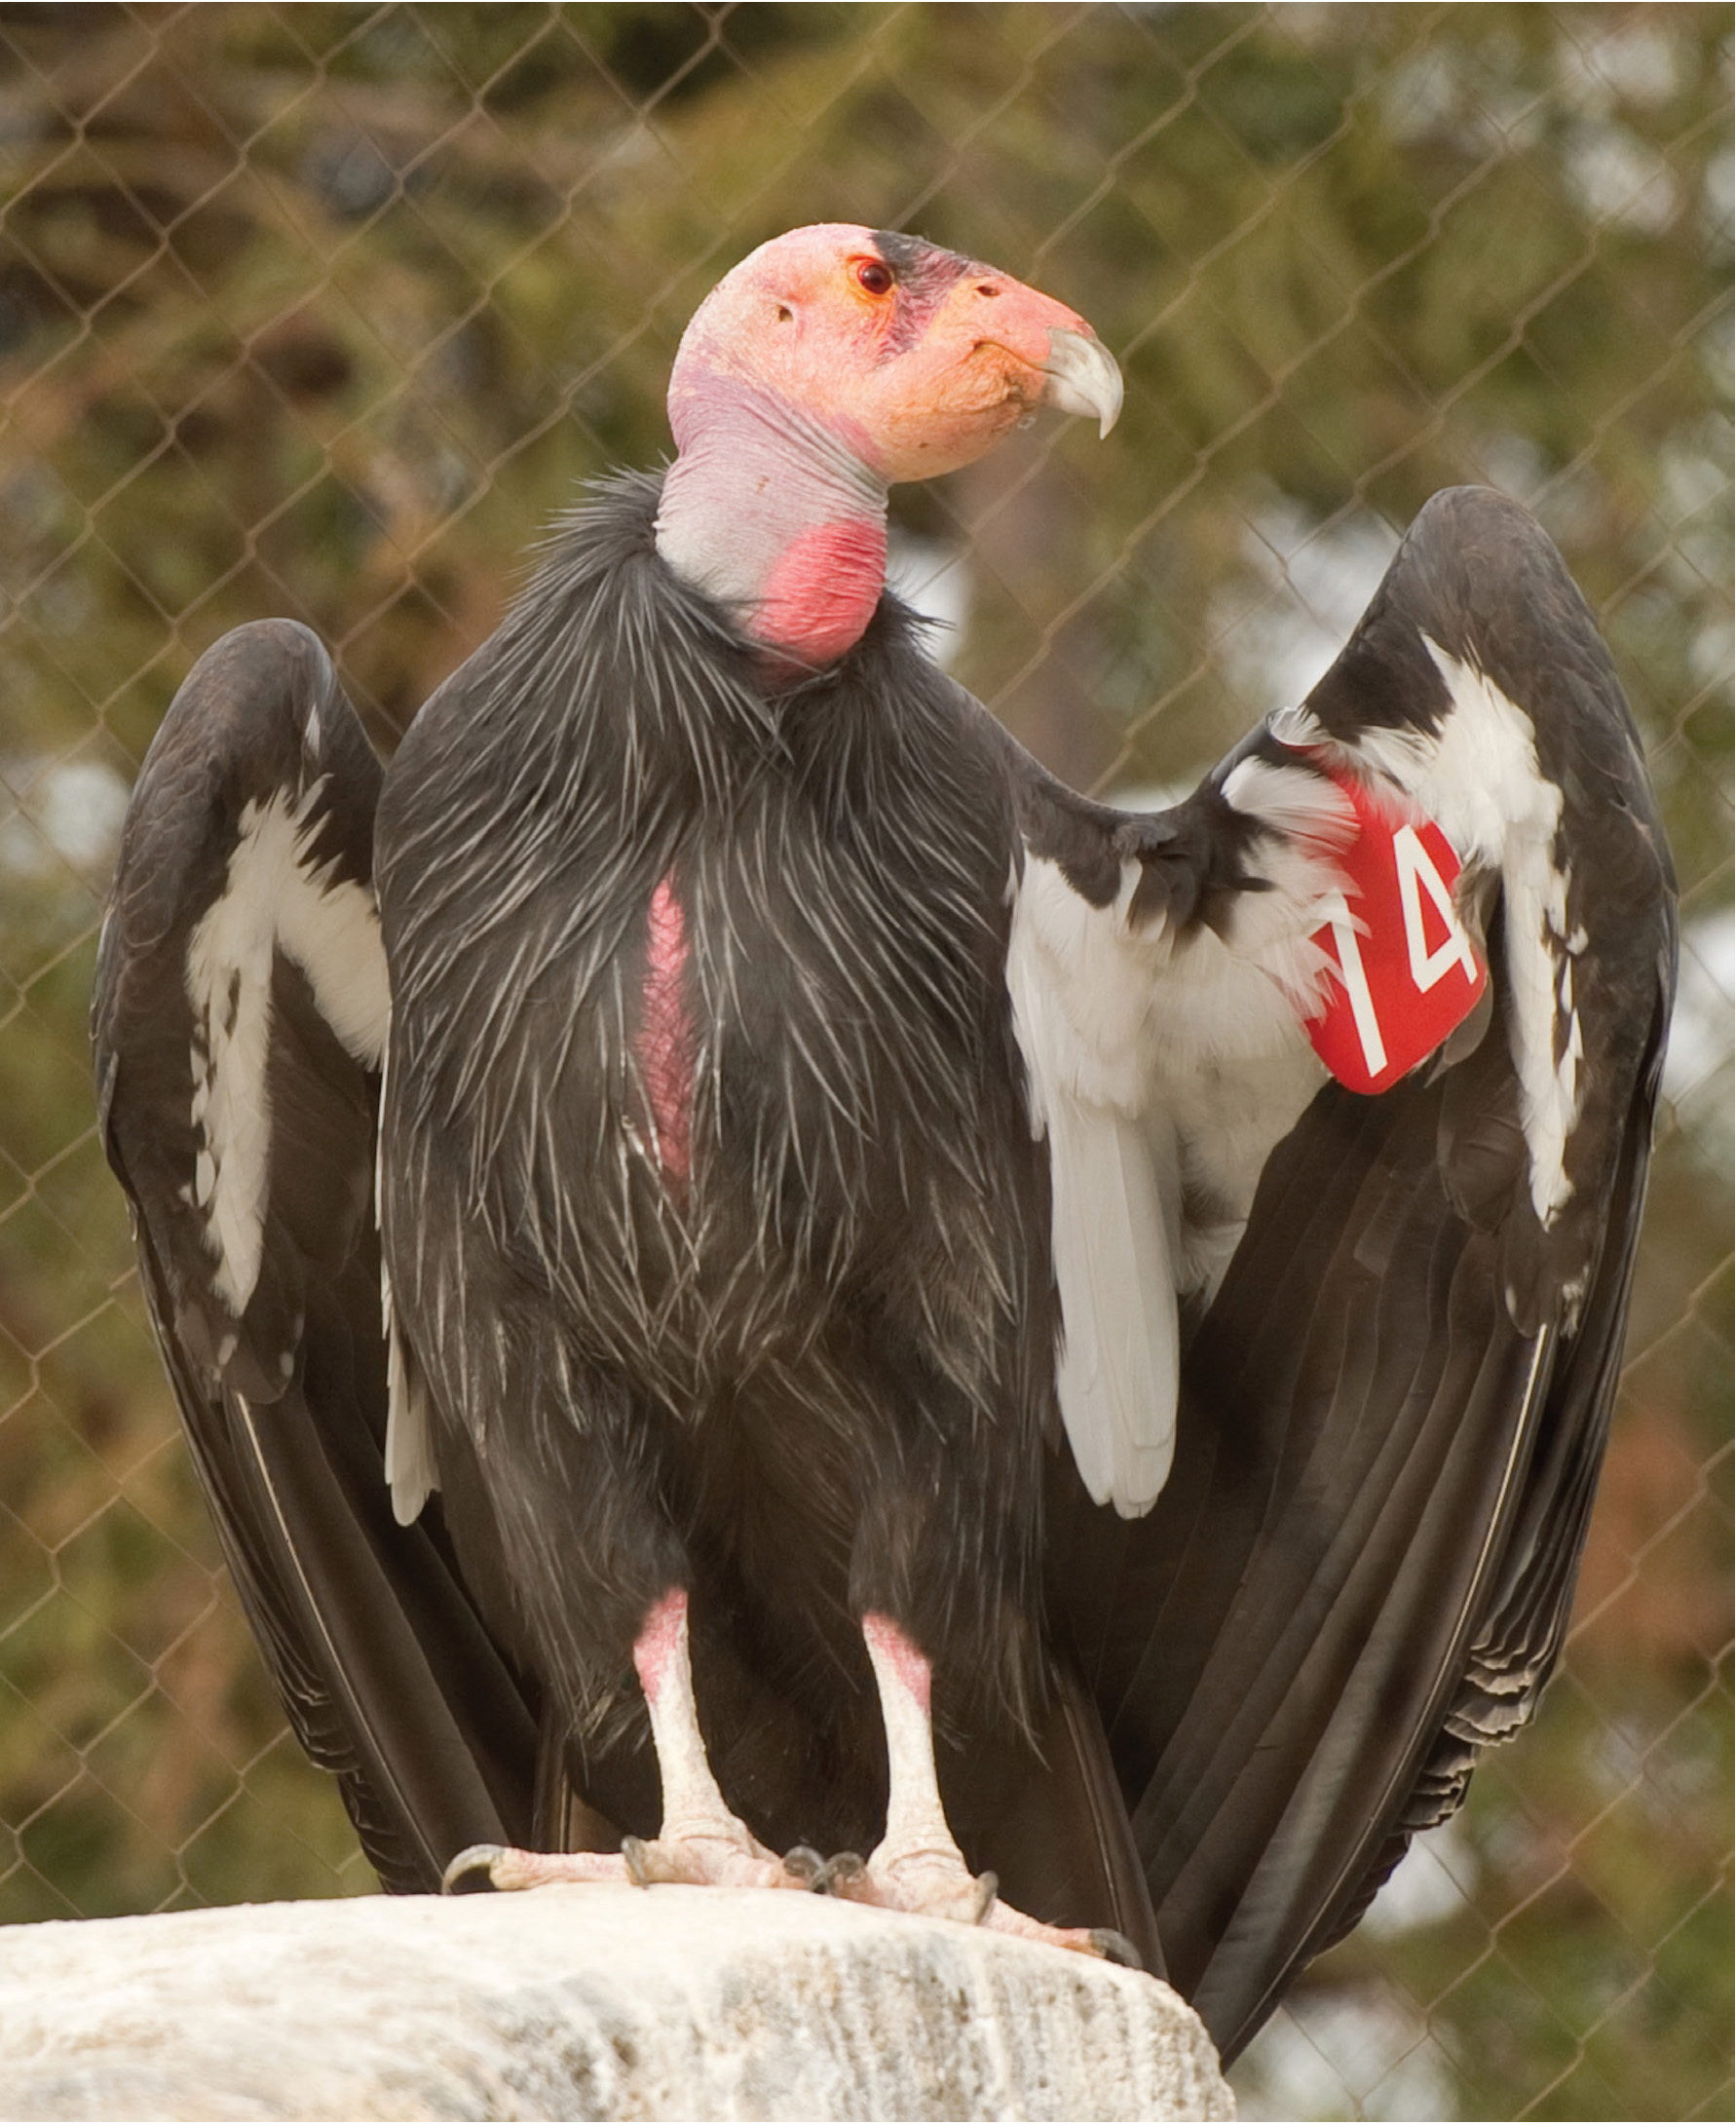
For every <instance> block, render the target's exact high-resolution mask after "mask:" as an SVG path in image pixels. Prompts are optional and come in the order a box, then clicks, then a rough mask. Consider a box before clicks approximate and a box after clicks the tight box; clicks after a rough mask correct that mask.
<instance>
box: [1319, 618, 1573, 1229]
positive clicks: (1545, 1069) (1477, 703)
mask: <svg viewBox="0 0 1736 2125" xmlns="http://www.w3.org/2000/svg"><path fill="white" fill-rule="evenodd" d="M1422 641H1423V646H1424V647H1425V648H1426V649H1427V651H1428V654H1429V656H1430V657H1431V659H1432V660H1433V661H1434V664H1435V667H1436V669H1437V670H1438V671H1439V672H1440V674H1441V676H1442V677H1443V678H1444V679H1445V680H1446V682H1447V687H1448V691H1449V693H1450V694H1451V696H1452V706H1451V709H1450V710H1449V712H1448V714H1447V715H1446V717H1445V718H1444V719H1443V721H1442V724H1441V727H1440V729H1439V730H1438V731H1436V732H1434V733H1433V734H1432V735H1431V734H1429V733H1427V732H1423V731H1419V730H1415V729H1406V730H1380V729H1369V730H1366V731H1364V732H1362V733H1361V734H1360V735H1359V736H1358V738H1357V739H1356V740H1355V742H1354V743H1353V744H1350V745H1334V744H1333V743H1332V741H1331V740H1328V739H1327V738H1326V735H1325V733H1324V732H1323V731H1321V730H1320V729H1319V727H1318V725H1315V724H1313V721H1312V718H1311V717H1308V716H1306V715H1305V714H1301V715H1298V716H1294V717H1292V718H1291V719H1290V720H1289V722H1288V723H1287V724H1286V726H1285V728H1284V729H1283V730H1282V732H1281V733H1280V735H1281V736H1282V737H1283V739H1284V741H1285V742H1286V743H1287V744H1297V745H1309V744H1319V745H1325V746H1327V747H1328V748H1329V749H1331V750H1333V751H1336V752H1338V753H1339V754H1340V755H1341V756H1343V757H1345V758H1347V759H1349V760H1350V761H1351V762H1353V763H1354V764H1355V765H1356V766H1358V767H1359V768H1361V769H1362V770H1364V771H1365V772H1369V771H1372V772H1374V773H1376V774H1377V775H1380V776H1382V777H1383V778H1385V779H1386V780H1388V781H1390V782H1391V783H1392V784H1393V785H1394V786H1395V787H1396V788H1397V789H1398V790H1400V791H1401V792H1402V793H1403V794H1404V795H1405V796H1406V797H1407V798H1409V799H1410V800H1411V802H1412V803H1414V804H1415V806H1416V807H1417V808H1418V809H1419V810H1420V811H1421V812H1423V813H1424V814H1426V815H1427V816H1429V817H1430V818H1432V819H1434V820H1435V821H1436V822H1437V823H1438V824H1439V825H1440V827H1441V829H1442V831H1443V832H1444V833H1445V834H1446V836H1447V838H1448V840H1449V841H1450V842H1452V844H1453V848H1454V850H1455V851H1456V852H1457V854H1458V855H1459V858H1460V860H1461V861H1462V862H1463V864H1464V865H1465V869H1466V871H1467V872H1468V873H1469V872H1475V871H1478V870H1481V871H1483V872H1484V873H1487V872H1489V871H1490V870H1496V871H1498V872H1499V873H1500V877H1501V886H1502V894H1503V900H1504V906H1505V914H1504V927H1505V940H1506V948H1507V949H1506V963H1507V989H1508V1001H1509V1005H1510V1009H1509V1013H1508V1023H1509V1033H1508V1039H1509V1044H1510V1047H1511V1050H1512V1055H1513V1067H1514V1071H1515V1074H1516V1075H1517V1077H1518V1080H1519V1111H1520V1121H1521V1124H1522V1126H1523V1128H1524V1130H1525V1141H1526V1154H1527V1161H1528V1167H1529V1172H1530V1197H1531V1206H1532V1208H1533V1209H1534V1210H1535V1212H1536V1214H1537V1217H1538V1219H1539V1220H1540V1222H1541V1223H1542V1224H1544V1225H1545V1226H1548V1225H1551V1224H1553V1223H1554V1222H1555V1220H1556V1218H1557V1217H1559V1216H1560V1214H1561V1212H1562V1210H1563V1208H1564V1207H1565V1206H1566V1202H1567V1201H1568V1199H1569V1198H1570V1196H1571V1195H1572V1193H1573V1184H1572V1182H1571V1181H1570V1180H1569V1179H1568V1178H1567V1174H1566V1162H1565V1161H1566V1144H1567V1138H1568V1137H1569V1136H1570V1135H1571V1133H1572V1131H1573V1128H1574V1125H1575V1123H1576V1122H1577V1120H1578V1119H1579V1109H1580V1102H1581V1085H1580V1066H1581V1063H1582V1062H1583V1059H1584V1052H1585V1051H1584V1041H1583V1036H1582V1034H1581V1030H1580V1025H1579V1015H1578V1010H1577V1007H1576V1005H1575V1002H1574V976H1573V962H1574V960H1575V959H1576V958H1577V957H1578V955H1579V954H1580V953H1581V952H1582V951H1583V950H1584V948H1585V932H1584V930H1582V929H1580V928H1579V927H1578V926H1577V925H1576V924H1573V923H1570V921H1569V918H1568V913H1567V904H1568V897H1569V891H1570V888H1571V884H1572V874H1571V871H1570V869H1569V868H1568V866H1567V865H1566V862H1565V861H1563V862H1560V863H1558V861H1557V850H1558V847H1559V844H1560V834H1561V821H1562V803H1563V798H1562V791H1561V788H1560V786H1559V785H1558V784H1557V783H1555V782H1552V781H1551V780H1550V779H1549V778H1548V777H1547V776H1546V775H1545V774H1544V773H1543V771H1542V769H1541V767H1540V766H1539V765H1538V761H1537V746H1536V737H1535V733H1534V731H1533V729H1532V726H1531V721H1530V718H1529V717H1528V715H1527V714H1526V712H1525V710H1524V709H1523V708H1521V707H1520V706H1519V705H1518V704H1517V703H1516V702H1513V701H1510V700H1509V699H1508V697H1507V696H1506V695H1505V694H1504V693H1503V692H1502V691H1501V689H1500V688H1499V687H1498V686H1496V685H1495V683H1494V682H1493V680H1492V679H1491V678H1490V677H1489V676H1488V675H1487V674H1486V673H1485V672H1482V671H1479V670H1478V669H1477V668H1476V667H1475V665H1473V664H1465V663H1462V662H1461V661H1460V660H1459V659H1458V658H1456V657H1454V656H1453V655H1452V654H1451V653H1450V652H1449V651H1447V650H1444V649H1443V648H1442V647H1441V646H1440V644H1439V643H1438V642H1435V641H1432V640H1431V639H1430V638H1429V637H1428V636H1427V635H1426V634H1425V635H1424V636H1423V637H1422Z"/></svg>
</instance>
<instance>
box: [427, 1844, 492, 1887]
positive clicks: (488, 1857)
mask: <svg viewBox="0 0 1736 2125" xmlns="http://www.w3.org/2000/svg"><path fill="white" fill-rule="evenodd" d="M506 1849H507V1848H506V1846H505V1845H504V1844H467V1845H466V1846H465V1848H464V1850H463V1851H462V1852H460V1853H459V1854H458V1856H457V1858H456V1859H452V1860H448V1861H447V1863H446V1871H445V1873H444V1874H443V1875H441V1877H440V1894H441V1895H442V1896H475V1895H477V1894H478V1893H479V1891H478V1890H477V1889H476V1888H474V1887H472V1888H468V1889H461V1888H460V1887H459V1885H458V1884H459V1883H460V1882H461V1881H462V1880H463V1879H464V1878H465V1876H466V1875H472V1874H479V1875H486V1876H487V1878H488V1886H489V1887H490V1888H491V1889H492V1888H493V1887H494V1870H495V1868H496V1867H497V1866H499V1864H500V1862H501V1861H502V1860H503V1859H504V1858H505V1857H506Z"/></svg>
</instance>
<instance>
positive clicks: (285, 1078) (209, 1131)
mask: <svg viewBox="0 0 1736 2125" xmlns="http://www.w3.org/2000/svg"><path fill="white" fill-rule="evenodd" d="M380 780H381V771H380V767H379V763H378V762H377V761H376V760H375V758H374V756H373V753H372V751H371V749H370V748H369V746H368V743H367V740H366V739H365V737H364V736H363V734H362V731H361V727H360V725H359V722H358V721H357V718H356V714H355V711H354V710H353V709H352V707H351V706H350V703H349V702H348V701H346V700H345V698H344V696H343V694H342V692H341V691H340V690H339V687H338V684H337V681H336V678H335V676H334V674H333V672H332V668H331V665H330V664H329V662H328V661H327V659H326V657H325V655H324V652H323V651H322V650H321V647H320V645H319V643H318V642H317V641H316V640H315V638H314V637H313V635H312V634H310V633H309V632H308V631H307V629H306V628H304V627H300V626H295V625H293V624H292V623H289V622H286V621H268V622H263V623H260V624H258V625H256V626H247V627H242V628H238V629H237V630H236V631H235V632H234V633H232V634H229V635H227V636H225V637H224V638H223V640H222V641H220V642H219V643H218V644H217V645H216V647H215V648H213V649H212V650H210V651H209V652H208V654H207V655H206V656H205V657H204V658H202V659H201V660H200V662H199V664H197V665H195V667H194V669H193V671H192V672H191V674H190V675H189V676H188V679H187V681H186V684H185V685H184V686H183V687H182V688H181V690H180V692H179V693H178V694H177V695H176V697H175V700H174V702H173V704H172V705H171V706H170V711H169V714H168V716H167V717H166V718H165V720H164V723H163V725H162V728H161V730H160V731H159V732H158V735H157V737H156V740H155V741H154V742H153V744H152V746H151V749H150V753H149V755H148V756H147V758H146V761H145V764H144V768H143V771H142V773H141V774H140V777H139V780H138V784H137V787H136V789H135V791H134V793H133V797H132V806H131V809H130V811H129V813H128V817H127V825H126V831H125V835H124V837H123V842H122V849H121V856H120V862H119V865H118V867H117V871H116V877H115V884H114V892H113V896H112V900H111V903H110V907H109V911H108V916H107V920H106V922H105V925H104V930H103V937H102V943H101V948H100V953H99V958H98V970H97V985H96V999H95V1005H94V1015H93V1033H94V1043H95V1051H96V1074H97V1087H98V1095H99V1101H100V1115H101V1126H102V1131H103V1137H104V1142H105V1146H106V1149H107V1152H108V1157H109V1161H110V1163H111V1164H112V1165H113V1167H114V1169H115V1171H116V1173H117V1174H118V1175H119V1176H120V1180H121V1184H122V1186H123V1187H124V1188H125V1190H126V1191H127V1195H128V1196H129V1198H130V1200H131V1202H132V1212H133V1223H134V1230H135V1233H136V1237H137V1242H138V1256H139V1269H140V1274H141V1277H142V1281H143V1286H144V1293H145V1300H146V1304H147V1306H148V1308H149V1309H150V1313H151V1319H152V1322H153V1325H154V1327H155V1329H156V1333H157V1338H158V1342H159V1344H160V1346H161V1347H162V1350H163V1354H164V1359H165V1362H166V1364H167V1367H168V1370H169V1375H170V1381H171V1383H172V1385H173V1387H174V1392H175V1397H176V1400H177V1401H178V1402H179V1404H180V1410H181V1416H182V1418H183V1420H184V1422H185V1425H186V1431H187V1437H188V1440H189V1443H190V1445H191V1448H192V1452H193V1458H194V1461H195V1463H196V1465H197V1468H198V1471H199V1474H200V1477H201V1480H202V1482H203V1484H204V1487H205V1491H206V1495H207V1498H208V1501H209V1503H210V1507H211V1511H212V1513H213V1515H214V1517H215V1519H216V1523H217V1530H218V1533H219V1535H220V1537H221V1538H222V1543H223V1548H224V1552H225V1555H226V1557H227V1558H228V1561H229V1564H230V1567H231V1570H232V1572H233V1574H234V1576H235V1580H236V1584H237V1587H238V1588H239V1590H240V1593H241V1597H242V1601H243V1605H244V1606H245V1610H246V1612H247V1615H248V1618H249V1620H250V1621H251V1623H252V1625H253V1628H254V1632H255V1634H256V1636H257V1637H258V1639H259V1642H260V1645H261V1646H262V1648H263V1649H264V1651H265V1653H266V1657H267V1659H268V1661H269V1663H270V1665H271V1668H272V1671H273V1674H274V1676H275V1679H276V1681H277V1684H278V1688H279V1690H280V1692H281V1693H282V1695H283V1702H284V1705H285V1707H286V1709H287V1711H288V1714H289V1718H290V1721H291V1723H292V1725H293V1726H294V1727H295V1730H296V1733H297V1734H298V1736H299V1737H300V1739H301V1741H302V1743H303V1745H304V1747H306V1749H307V1750H308V1752H309V1753H310V1755H312V1756H313V1758H314V1759H315V1761H316V1762H317V1763H320V1764H321V1765H324V1766H325V1767H326V1768H327V1769H330V1770H332V1771H335V1772H336V1774H337V1775H338V1778H339V1779H340V1781H341V1786H342V1791H343V1795H344V1800H345V1803H346V1805H347V1806H348V1808H349V1810H350V1813H351V1815H352V1817H353V1819H354V1820H355V1823H356V1825H357V1829H358V1831H359V1835H360V1837H361V1840H362V1843H363V1846H364V1848H365V1849H366V1851H367V1854H368V1857H369V1858H370V1859H371V1860H372V1862H373V1864H374V1866H375V1867H376V1869H377V1870H378V1871H379V1873H380V1876H381V1878H382V1879H383V1880H384V1881H385V1883H386V1884H387V1886H388V1887H390V1888H394V1889H414V1888H432V1887H434V1886H435V1885H437V1883H438V1879H439V1875H440V1869H441V1867H442V1866H443V1864H444V1862H445V1861H446V1860H447V1859H448V1858H450V1857H451V1855H452V1854H453V1853H454V1852H455V1851H457V1850H459V1849H460V1848H461V1847H462V1846H463V1845H465V1844H467V1843H470V1842H472V1841H474V1840H477V1839H488V1838H493V1839H498V1838H500V1837H502V1836H503V1835H504V1834H506V1835H510V1836H512V1837H515V1838H517V1837H522V1836H524V1835H526V1834H528V1830H529V1823H530V1797H531V1788H532V1782H533V1778H534V1762H535V1750H536V1733H535V1725H534V1718H533V1713H532V1709H531V1707H530V1706H529V1705H528V1704H527V1702H526V1698H525V1695H524V1692H523V1691H522V1689H520V1687H519V1685H518V1683H517V1682H516V1681H515V1679H514V1677H513V1676H512V1674H511V1673H510V1672H509V1669H508V1667H507V1665H506V1664H505V1662H504V1661H503V1659H502V1657H501V1655H500V1654H499V1653H498V1651H496V1650H495V1648H494V1646H493V1645H492V1643H491V1642H490V1641H489V1639H488V1637H487V1634H486V1633H485V1632H484V1630H483V1629H482V1626H481V1624H480V1623H479V1621H478V1619H477V1617H476V1614H475V1613H474V1610H473V1608H472V1604H471V1602H470V1600H469V1598H468V1596H467V1595H466V1594H465V1593H464V1591H463V1589H462V1587H461V1585H460V1584H459V1581H458V1579H457V1577H456V1575H455V1571H454V1568H453V1566H452V1563H451V1559H450V1555H449V1552H448V1550H447V1547H446V1544H445V1541H444V1538H443V1537H442V1535H441V1533H440V1531H439V1528H438V1524H437V1517H435V1516H432V1515H431V1516H425V1519H424V1522H423V1523H422V1524H419V1525H418V1526H416V1527H413V1528H400V1527H399V1526H397V1524H396V1521H395V1519H394V1516H393V1513H392V1510H391V1504H390V1499H389V1495H388V1491H387V1486H386V1480H385V1474H384V1466H383V1453H384V1444H385V1431H386V1416H387V1367H386V1352H385V1339H384V1337H383V1334H382V1327H381V1290H380V1254H379V1242H378V1235H377V1232H376V1229H375V1222H374V1195H373V1163H374V1131H375V1120H376V1114H377V1109H378V1103H379V1069H380V1061H381V1056H382V1053H383V1051H384V1045H385V1038H386V1028H387V1020H388V1015H389V996H388V990H387V979H386V963H385V957H384V954H383V952H382V950H381V945H380V933H379V922H378V917H377V914H376V912H375V907H374V895H373V886H372V843H373V816H374V807H375V803H376V800H377V798H378V795H379V789H380Z"/></svg>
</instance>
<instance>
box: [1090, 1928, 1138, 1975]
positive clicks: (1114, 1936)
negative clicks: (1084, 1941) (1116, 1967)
mask: <svg viewBox="0 0 1736 2125" xmlns="http://www.w3.org/2000/svg"><path fill="white" fill-rule="evenodd" d="M1091 1946H1092V1947H1093V1948H1094V1949H1095V1950H1096V1951H1097V1953H1098V1954H1100V1955H1101V1956H1102V1957H1103V1959H1104V1961H1105V1962H1118V1963H1119V1964H1120V1965H1121V1967H1122V1969H1124V1970H1143V1969H1144V1968H1145V1964H1144V1962H1143V1961H1142V1960H1141V1959H1140V1953H1139V1950H1138V1949H1137V1948H1135V1947H1134V1945H1133V1943H1132V1942H1131V1941H1130V1940H1129V1939H1128V1938H1127V1936H1126V1934H1125V1933H1116V1932H1115V1931H1114V1930H1113V1928H1112V1927H1110V1926H1093V1927H1092V1928H1091Z"/></svg>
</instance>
